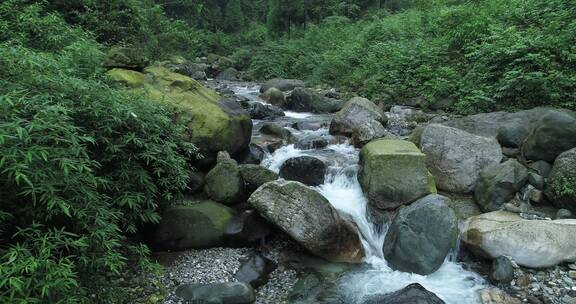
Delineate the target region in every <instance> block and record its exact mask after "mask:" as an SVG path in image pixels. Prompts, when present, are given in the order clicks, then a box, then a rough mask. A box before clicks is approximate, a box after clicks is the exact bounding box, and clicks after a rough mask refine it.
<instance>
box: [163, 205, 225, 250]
mask: <svg viewBox="0 0 576 304" xmlns="http://www.w3.org/2000/svg"><path fill="white" fill-rule="evenodd" d="M233 215H234V212H233V210H232V209H230V208H228V207H226V206H224V205H222V204H219V203H216V202H212V201H204V202H200V203H194V204H192V205H188V206H185V205H181V206H173V207H169V208H168V209H166V210H165V211H164V212H163V213H162V220H161V221H160V224H159V225H158V227H157V229H156V231H155V233H154V237H153V242H154V244H155V245H156V246H157V247H158V249H161V250H185V249H190V248H208V247H213V246H219V245H221V243H222V237H223V236H224V232H225V229H226V226H227V225H228V223H229V222H230V220H231V219H232V216H233Z"/></svg>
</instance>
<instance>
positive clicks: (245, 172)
mask: <svg viewBox="0 0 576 304" xmlns="http://www.w3.org/2000/svg"><path fill="white" fill-rule="evenodd" d="M239 170H240V175H241V176H242V180H244V185H245V188H246V191H247V192H248V194H252V192H254V191H256V189H258V187H260V186H262V185H264V184H265V183H267V182H271V181H275V180H277V179H278V174H276V173H275V172H273V171H271V170H269V169H266V168H264V167H262V166H260V165H241V166H240V167H239Z"/></svg>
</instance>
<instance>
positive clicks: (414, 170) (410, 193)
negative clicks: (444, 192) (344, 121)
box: [358, 139, 436, 209]
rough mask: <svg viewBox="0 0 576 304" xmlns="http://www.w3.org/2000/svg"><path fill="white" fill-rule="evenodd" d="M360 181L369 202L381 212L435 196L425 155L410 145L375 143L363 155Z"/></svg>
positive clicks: (364, 150) (400, 142) (391, 142)
mask: <svg viewBox="0 0 576 304" xmlns="http://www.w3.org/2000/svg"><path fill="white" fill-rule="evenodd" d="M360 165H361V168H360V172H359V173H358V181H359V182H360V185H361V186H362V189H363V190H364V193H366V196H367V197H368V200H369V201H370V203H371V204H373V205H374V206H376V207H378V208H380V209H394V208H397V207H399V206H401V205H404V204H408V203H411V202H413V201H415V200H417V199H419V198H421V197H423V196H425V195H427V194H430V193H434V192H436V190H435V186H434V180H433V179H432V178H431V177H430V174H429V173H428V169H426V158H425V155H424V154H422V152H420V150H418V148H417V147H416V146H415V145H414V144H413V143H411V142H409V141H405V140H395V139H380V140H376V141H372V142H370V143H369V144H367V145H366V146H364V148H362V150H361V151H360Z"/></svg>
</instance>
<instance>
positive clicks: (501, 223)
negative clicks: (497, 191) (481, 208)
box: [462, 211, 576, 268]
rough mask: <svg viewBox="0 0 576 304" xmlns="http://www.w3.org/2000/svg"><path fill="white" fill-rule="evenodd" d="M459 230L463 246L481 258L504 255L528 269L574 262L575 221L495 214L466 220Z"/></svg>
mask: <svg viewBox="0 0 576 304" xmlns="http://www.w3.org/2000/svg"><path fill="white" fill-rule="evenodd" d="M462 231H463V233H462V241H463V242H464V244H466V246H467V247H468V248H470V249H471V250H472V251H473V252H474V253H476V254H478V255H481V256H484V257H488V258H497V257H499V256H508V257H511V258H512V259H513V260H514V261H515V262H516V263H517V264H518V265H522V266H525V267H530V268H542V267H550V266H554V265H557V264H559V263H562V262H566V261H574V260H576V251H574V248H576V239H575V238H574V234H575V233H576V220H553V221H545V220H526V219H523V218H521V217H520V216H519V215H518V214H516V213H510V212H505V211H495V212H490V213H485V214H482V215H479V216H475V217H471V218H469V219H468V220H466V221H465V222H464V225H463V227H462Z"/></svg>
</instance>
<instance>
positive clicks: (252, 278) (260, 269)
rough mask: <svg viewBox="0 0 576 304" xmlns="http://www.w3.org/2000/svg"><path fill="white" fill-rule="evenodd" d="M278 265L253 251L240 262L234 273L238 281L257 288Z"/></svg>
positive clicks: (266, 280)
mask: <svg viewBox="0 0 576 304" xmlns="http://www.w3.org/2000/svg"><path fill="white" fill-rule="evenodd" d="M276 268H278V265H277V264H276V263H275V262H274V261H272V260H271V259H269V258H267V257H265V256H264V255H263V254H261V253H257V252H254V253H252V254H250V255H249V256H248V257H247V258H246V259H244V260H243V261H242V262H241V265H240V268H239V269H238V271H237V272H236V274H234V278H235V279H236V280H238V282H243V283H246V284H250V286H252V287H253V288H258V287H260V286H262V285H264V284H266V283H267V282H268V276H269V274H270V273H271V272H272V271H274V270H276Z"/></svg>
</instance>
